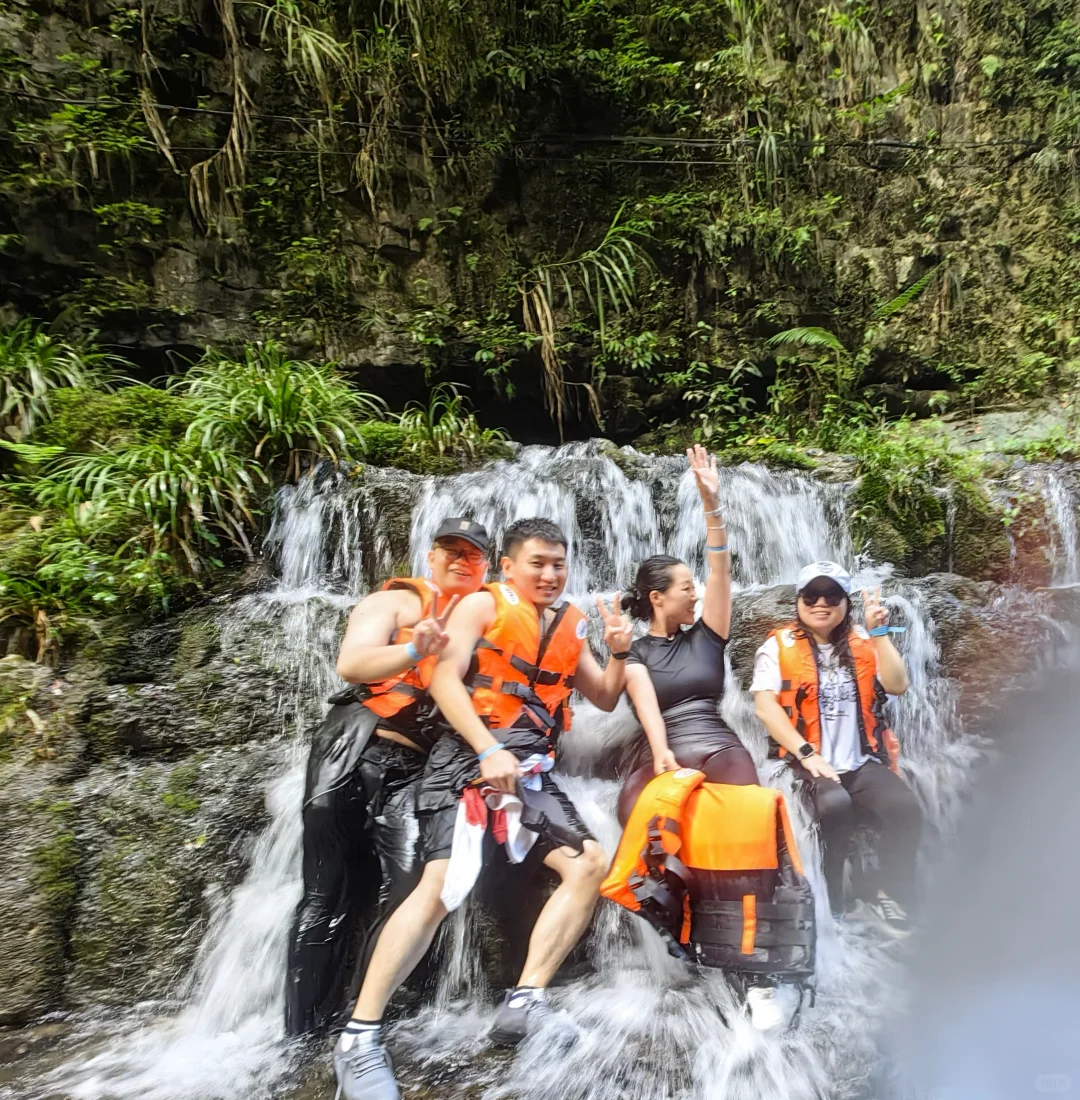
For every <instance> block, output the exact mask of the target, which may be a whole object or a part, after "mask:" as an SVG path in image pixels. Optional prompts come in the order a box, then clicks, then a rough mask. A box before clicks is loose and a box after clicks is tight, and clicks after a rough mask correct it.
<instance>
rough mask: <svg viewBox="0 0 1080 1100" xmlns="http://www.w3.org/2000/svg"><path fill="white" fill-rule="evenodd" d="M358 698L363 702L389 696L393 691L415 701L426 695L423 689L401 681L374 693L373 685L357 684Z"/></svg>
mask: <svg viewBox="0 0 1080 1100" xmlns="http://www.w3.org/2000/svg"><path fill="white" fill-rule="evenodd" d="M355 687H356V696H357V698H358V699H359V700H360V701H361V702H362V701H363V700H364V699H374V698H376V697H377V696H379V695H389V694H390V693H391V692H392V691H397V692H400V693H401V694H402V695H410V696H412V697H413V698H414V699H418V698H420V696H421V695H424V694H426V693H425V692H424V690H423V688H418V687H417V686H416V685H415V684H410V683H407V682H406V681H404V680H399V681H397V682H395V683H393V684H391V685H390V686H389V687H387V688H385V689H384V690H383V691H372V690H371V684H356V685H355Z"/></svg>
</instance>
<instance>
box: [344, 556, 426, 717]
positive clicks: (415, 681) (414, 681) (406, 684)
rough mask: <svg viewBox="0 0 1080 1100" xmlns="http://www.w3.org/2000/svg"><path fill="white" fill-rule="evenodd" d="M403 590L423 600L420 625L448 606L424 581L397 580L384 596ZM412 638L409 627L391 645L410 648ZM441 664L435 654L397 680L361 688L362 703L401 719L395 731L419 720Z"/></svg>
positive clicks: (401, 630)
mask: <svg viewBox="0 0 1080 1100" xmlns="http://www.w3.org/2000/svg"><path fill="white" fill-rule="evenodd" d="M401 588H408V589H410V590H412V591H413V592H415V593H416V594H417V595H418V596H419V597H420V618H419V619H417V620H416V621H417V622H420V621H421V619H429V618H431V617H432V616H433V615H438V614H439V612H440V611H442V610H443V609H444V608H445V606H446V600H445V598H444V597H443V594H442V592H441V591H440V590H439V589H438V587H437V586H436V585H434V584H433V583H432V582H431V581H429V580H426V579H425V578H423V577H395V578H394V579H393V580H389V581H387V582H386V584H384V585H383V591H384V592H392V591H394V590H395V589H401ZM412 636H413V628H412V627H411V626H405V627H402V628H401V629H400V630H398V631H396V632H395V633H394V636H393V638H391V639H390V642H389V643H388V644H390V645H408V643H409V642H410V641H412ZM438 661H439V658H438V655H437V654H433V655H432V656H430V657H425V658H424V659H423V660H422V661H419V662H418V663H417V664H415V665H413V666H412V667H411V668H407V669H405V671H404V672H399V673H398V674H397V675H396V676H389V677H387V678H386V679H385V680H378V681H376V682H375V683H373V684H361V685H359V692H358V694H359V696H360V699H361V701H362V702H363V704H364V706H365V707H367V708H368V710H372V711H374V712H375V713H376V714H378V715H379V716H380V717H381V718H394V719H397V720H396V721H395V722H394V723H393V726H394V727H395V728H399V727H401V726H402V724H403V723H404V724H408V723H409V720H410V719H412V718H415V717H416V715H415V708H416V707H417V706H418V705H419V704H422V703H423V702H424V701H426V699H427V689H428V686H429V685H430V684H431V677H432V674H433V673H434V672H435V666H436V664H438ZM410 707H411V708H414V712H413V713H412V714H410V713H408V712H407V708H410ZM403 712H405V713H403ZM400 732H402V733H408V730H406V729H401V731H400Z"/></svg>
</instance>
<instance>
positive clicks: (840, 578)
mask: <svg viewBox="0 0 1080 1100" xmlns="http://www.w3.org/2000/svg"><path fill="white" fill-rule="evenodd" d="M818 577H828V579H829V580H831V581H835V582H836V584H838V585H840V587H841V588H842V589H843V590H844V592H845V593H846V594H847V595H849V596H850V595H851V574H850V573H849V572H848V571H847V570H846V569H845V568H844V567H843V566H842V565H837V564H836V562H834V561H815V562H811V563H810V564H809V565H807V566H805V567H804V568H803V569H802V570H800V572H799V577H798V580H796V581H795V595H796V596H797V595H798V594H799V593H800V592H801V591H802V590H803V589H804V588H805V587H806V586H807V585H808V584H809V583H810V582H811V581H815V580H817V579H818Z"/></svg>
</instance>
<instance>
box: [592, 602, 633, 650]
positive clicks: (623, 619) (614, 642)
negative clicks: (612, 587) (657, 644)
mask: <svg viewBox="0 0 1080 1100" xmlns="http://www.w3.org/2000/svg"><path fill="white" fill-rule="evenodd" d="M596 606H597V608H598V609H599V611H600V618H602V619H603V620H604V645H606V646H607V647H608V650H609V652H611V653H625V652H626V651H627V650H628V649H629V648H630V642H631V641H632V640H633V637H634V627H633V624H632V623H631V622H630V620H629V618H627V616H625V615H624V614H623V613H622V593H621V592H616V593H615V598H614V599H613V600H612V601H611V610H610V611H609V610H608V609H607V608H606V607H605V606H604V601H603V600H602V599H600V597H599V596H597V597H596Z"/></svg>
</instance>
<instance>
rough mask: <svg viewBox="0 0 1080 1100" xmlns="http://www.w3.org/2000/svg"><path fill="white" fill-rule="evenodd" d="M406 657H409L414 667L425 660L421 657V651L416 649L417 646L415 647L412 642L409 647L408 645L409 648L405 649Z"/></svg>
mask: <svg viewBox="0 0 1080 1100" xmlns="http://www.w3.org/2000/svg"><path fill="white" fill-rule="evenodd" d="M405 655H406V656H407V657H408V658H409V660H410V661H411V662H412V663H413V664H414V665H415V664H416V663H417V662H418V661H421V660H423V658H422V656H421V654H420V650H418V649H417V648H416V646H414V645H413V644H412V642H409V644H408V645H407V646H406V647H405Z"/></svg>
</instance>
